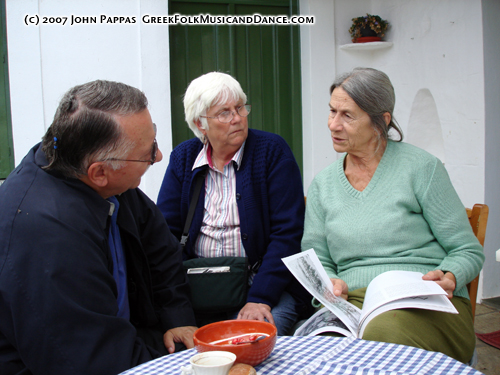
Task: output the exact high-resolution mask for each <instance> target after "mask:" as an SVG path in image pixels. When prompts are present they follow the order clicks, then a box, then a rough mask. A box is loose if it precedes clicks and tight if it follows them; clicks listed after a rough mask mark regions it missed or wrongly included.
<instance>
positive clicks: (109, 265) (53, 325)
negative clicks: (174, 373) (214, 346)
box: [0, 145, 195, 375]
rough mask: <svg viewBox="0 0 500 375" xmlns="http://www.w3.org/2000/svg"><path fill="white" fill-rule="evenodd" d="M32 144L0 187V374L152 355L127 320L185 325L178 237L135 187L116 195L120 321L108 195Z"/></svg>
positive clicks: (79, 368) (102, 367)
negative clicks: (125, 295)
mask: <svg viewBox="0 0 500 375" xmlns="http://www.w3.org/2000/svg"><path fill="white" fill-rule="evenodd" d="M46 164H47V161H46V159H45V155H44V153H43V152H42V151H41V148H39V145H37V146H35V147H34V148H33V149H32V150H31V151H30V152H29V153H28V155H27V156H26V157H25V158H24V160H23V161H22V162H21V164H20V165H19V166H18V167H17V168H16V169H15V170H14V171H13V172H12V173H11V175H10V176H9V177H8V178H7V180H6V181H5V183H4V184H3V185H2V186H0V213H1V214H0V374H2V375H10V374H18V373H22V374H61V375H64V374H110V375H111V374H117V373H119V372H121V371H124V370H126V369H129V368H131V367H133V366H136V365H138V364H140V363H143V362H146V361H148V360H151V359H153V358H155V357H156V356H157V353H156V352H154V351H153V350H151V348H149V347H148V346H146V344H145V343H144V341H142V340H141V339H140V338H138V337H137V335H136V329H135V327H141V328H142V327H154V326H159V329H162V330H163V332H164V331H166V330H167V329H170V328H173V327H178V326H186V325H195V320H194V314H193V312H192V309H191V304H190V302H189V298H188V296H189V289H188V285H187V281H186V277H185V275H184V272H183V270H182V254H181V250H180V247H179V243H178V241H177V239H175V237H173V235H172V234H171V233H170V231H169V229H168V227H167V225H166V223H165V219H164V218H163V216H162V214H161V212H160V211H159V210H158V208H157V207H156V206H155V204H154V203H153V202H152V201H151V200H150V199H149V198H147V197H146V195H145V194H144V193H143V192H141V191H140V190H139V189H133V190H129V191H127V192H125V193H123V194H122V195H121V196H120V197H118V199H119V202H120V210H119V212H118V226H119V227H120V234H121V237H122V243H123V247H124V252H125V256H126V261H127V272H128V273H127V276H128V291H129V301H130V313H131V318H130V321H128V320H126V319H122V318H118V317H117V316H116V313H117V311H118V305H117V302H116V295H117V290H116V283H115V280H114V279H113V261H112V259H111V254H110V251H109V246H108V212H109V203H108V202H107V201H106V200H104V199H103V198H102V197H100V196H99V195H98V194H97V193H96V192H95V191H94V190H93V189H91V188H90V187H89V186H87V185H86V184H84V183H83V182H81V181H79V180H77V179H66V178H63V177H61V176H57V175H55V174H52V173H47V172H46V171H44V170H43V169H42V168H41V166H43V165H46Z"/></svg>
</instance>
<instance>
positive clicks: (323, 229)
mask: <svg viewBox="0 0 500 375" xmlns="http://www.w3.org/2000/svg"><path fill="white" fill-rule="evenodd" d="M345 156H346V155H344V156H342V157H341V158H340V159H339V160H337V161H336V162H334V163H333V164H332V165H330V166H329V167H327V168H326V169H324V170H323V171H321V172H320V173H319V174H318V175H317V176H316V177H315V178H314V180H313V182H312V184H311V186H310V188H309V191H308V193H307V205H306V218H305V228H304V236H303V238H302V250H308V249H310V248H313V249H314V250H315V251H316V253H317V254H318V257H319V259H320V261H321V263H322V264H323V267H325V269H326V272H327V273H328V276H329V277H331V278H340V279H342V280H344V281H345V282H346V283H347V285H348V287H349V290H350V291H352V290H355V289H358V288H362V287H366V286H367V285H368V284H369V283H370V281H371V280H372V279H373V278H374V277H375V276H377V275H379V274H381V273H383V272H385V271H389V270H407V271H419V272H422V273H423V274H425V273H427V272H429V271H432V270H438V269H440V270H443V271H450V272H452V273H453V274H454V275H455V277H456V279H457V286H456V289H455V292H454V295H455V296H461V297H466V298H468V293H467V288H466V286H465V285H466V284H467V283H468V282H470V281H471V280H473V279H474V278H475V277H476V276H477V275H478V274H479V271H480V270H481V267H482V264H483V261H484V254H483V249H482V247H481V245H480V244H479V242H478V241H477V239H476V237H475V236H474V234H473V232H472V229H471V227H470V224H469V221H468V219H467V214H466V212H465V208H464V206H463V204H462V202H461V201H460V198H459V197H458V195H457V193H456V192H455V189H454V188H453V186H452V184H451V181H450V178H449V176H448V173H447V172H446V169H445V168H444V166H443V164H442V163H441V162H440V161H439V159H437V158H436V157H434V156H432V155H431V154H429V153H427V152H426V151H423V150H421V149H419V148H417V147H414V146H412V145H409V144H407V143H401V142H393V141H389V142H388V144H387V148H386V150H385V152H384V155H383V157H382V160H381V161H380V163H379V165H378V167H377V170H376V171H375V174H374V175H373V177H372V179H371V181H370V183H369V184H368V186H367V187H366V188H365V190H364V191H362V192H360V191H358V190H356V189H354V188H353V187H352V186H351V184H350V183H349V181H348V180H347V178H346V176H345V173H344V168H343V165H344V159H345Z"/></svg>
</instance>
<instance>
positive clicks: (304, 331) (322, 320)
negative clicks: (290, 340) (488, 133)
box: [293, 307, 352, 337]
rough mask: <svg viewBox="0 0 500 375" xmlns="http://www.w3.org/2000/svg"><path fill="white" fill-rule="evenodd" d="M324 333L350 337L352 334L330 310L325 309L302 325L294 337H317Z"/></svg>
mask: <svg viewBox="0 0 500 375" xmlns="http://www.w3.org/2000/svg"><path fill="white" fill-rule="evenodd" d="M323 332H338V333H340V334H342V335H344V336H347V337H350V336H352V333H351V332H350V331H349V330H348V329H347V327H346V325H345V324H344V323H342V321H341V320H340V319H339V318H338V317H337V316H336V315H335V314H334V313H332V312H331V311H330V310H328V309H327V308H326V307H323V308H322V309H321V310H319V311H317V312H316V313H315V314H314V315H313V316H311V317H310V318H309V319H307V321H306V322H305V323H304V324H302V325H301V326H300V327H299V328H298V329H297V330H296V331H295V333H294V334H293V335H294V336H315V335H319V334H320V333H323Z"/></svg>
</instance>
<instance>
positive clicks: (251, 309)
mask: <svg viewBox="0 0 500 375" xmlns="http://www.w3.org/2000/svg"><path fill="white" fill-rule="evenodd" d="M238 319H248V320H260V321H262V322H264V321H265V320H264V319H267V321H268V322H269V323H271V324H274V319H273V315H272V314H271V306H269V305H266V304H265V303H253V302H248V303H247V304H246V305H245V306H243V308H242V309H241V310H240V312H239V314H238Z"/></svg>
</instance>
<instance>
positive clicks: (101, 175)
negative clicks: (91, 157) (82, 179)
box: [87, 161, 109, 188]
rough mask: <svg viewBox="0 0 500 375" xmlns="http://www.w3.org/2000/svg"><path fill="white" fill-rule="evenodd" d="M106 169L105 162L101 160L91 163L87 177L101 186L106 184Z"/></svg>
mask: <svg viewBox="0 0 500 375" xmlns="http://www.w3.org/2000/svg"><path fill="white" fill-rule="evenodd" d="M108 171H109V169H108V168H107V167H106V164H105V163H104V162H102V161H97V162H95V163H92V164H91V165H90V167H89V169H88V170H87V177H88V179H89V180H90V182H92V183H93V184H95V185H96V186H98V187H100V188H103V187H106V186H107V185H108Z"/></svg>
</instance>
